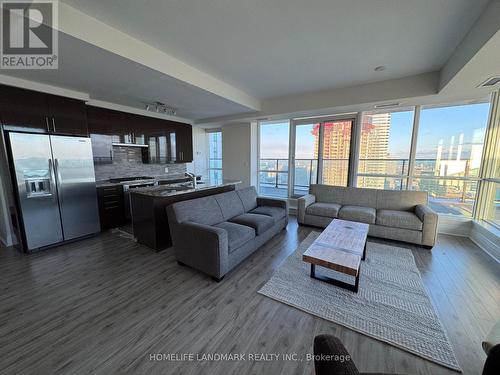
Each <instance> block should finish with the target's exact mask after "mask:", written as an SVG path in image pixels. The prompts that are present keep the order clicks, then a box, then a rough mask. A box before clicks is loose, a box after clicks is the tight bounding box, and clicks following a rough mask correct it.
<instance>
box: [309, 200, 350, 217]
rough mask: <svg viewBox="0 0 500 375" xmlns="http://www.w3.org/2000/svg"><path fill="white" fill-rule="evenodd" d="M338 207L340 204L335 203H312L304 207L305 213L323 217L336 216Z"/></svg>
mask: <svg viewBox="0 0 500 375" xmlns="http://www.w3.org/2000/svg"><path fill="white" fill-rule="evenodd" d="M340 207H342V206H341V205H340V204H336V203H321V202H319V203H313V204H311V205H310V206H308V207H307V208H306V214H308V215H316V216H324V217H337V215H338V214H339V210H340Z"/></svg>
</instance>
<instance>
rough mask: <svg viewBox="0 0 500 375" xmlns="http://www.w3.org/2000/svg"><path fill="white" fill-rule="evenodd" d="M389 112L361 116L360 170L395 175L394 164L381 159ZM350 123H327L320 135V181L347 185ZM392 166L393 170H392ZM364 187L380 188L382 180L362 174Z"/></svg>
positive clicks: (386, 142) (384, 154)
mask: <svg viewBox="0 0 500 375" xmlns="http://www.w3.org/2000/svg"><path fill="white" fill-rule="evenodd" d="M390 127H391V114H390V113H381V114H373V115H365V116H363V122H362V125H361V141H360V153H359V158H360V163H359V172H360V173H371V174H381V175H383V174H396V172H397V171H396V165H395V164H391V163H387V162H385V161H384V160H385V159H387V158H388V157H389V132H390ZM351 130H352V129H351V122H350V121H336V122H329V123H328V122H327V123H325V125H324V136H323V183H325V184H328V185H337V186H347V171H348V168H349V151H350V145H351ZM313 135H314V136H315V157H317V155H318V150H319V125H317V126H316V127H315V128H314V130H313ZM392 169H394V170H392ZM363 187H369V188H377V189H383V188H384V187H385V185H384V179H382V178H371V177H365V178H364V179H363Z"/></svg>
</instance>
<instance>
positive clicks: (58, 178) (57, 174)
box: [54, 159, 64, 203]
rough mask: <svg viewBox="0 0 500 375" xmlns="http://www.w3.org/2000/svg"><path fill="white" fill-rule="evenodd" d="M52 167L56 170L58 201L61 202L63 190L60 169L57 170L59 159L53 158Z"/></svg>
mask: <svg viewBox="0 0 500 375" xmlns="http://www.w3.org/2000/svg"><path fill="white" fill-rule="evenodd" d="M54 169H55V172H56V186H57V192H58V195H59V201H60V202H61V203H62V202H63V196H64V194H63V190H62V184H61V181H62V177H61V171H60V170H59V160H57V159H55V161H54Z"/></svg>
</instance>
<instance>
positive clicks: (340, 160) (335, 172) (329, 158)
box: [313, 121, 352, 186]
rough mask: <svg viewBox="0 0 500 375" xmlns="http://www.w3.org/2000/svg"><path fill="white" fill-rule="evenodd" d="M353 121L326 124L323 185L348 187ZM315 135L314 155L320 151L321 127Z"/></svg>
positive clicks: (317, 128) (316, 128)
mask: <svg viewBox="0 0 500 375" xmlns="http://www.w3.org/2000/svg"><path fill="white" fill-rule="evenodd" d="M351 127H352V122H351V121H335V122H326V123H325V124H324V135H323V183H324V184H328V185H336V186H347V172H348V168H349V151H350V146H351V130H352V129H351ZM313 134H314V135H315V142H314V147H315V150H314V154H315V157H317V155H318V150H319V125H317V126H316V127H315V129H314V130H313Z"/></svg>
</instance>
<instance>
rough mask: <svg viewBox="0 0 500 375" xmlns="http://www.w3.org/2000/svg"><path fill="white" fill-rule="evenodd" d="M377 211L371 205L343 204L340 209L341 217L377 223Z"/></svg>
mask: <svg viewBox="0 0 500 375" xmlns="http://www.w3.org/2000/svg"><path fill="white" fill-rule="evenodd" d="M376 213H377V211H376V210H375V209H374V208H371V207H362V206H342V208H341V209H340V211H339V219H343V220H351V221H359V222H360V223H366V224H375V218H376Z"/></svg>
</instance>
